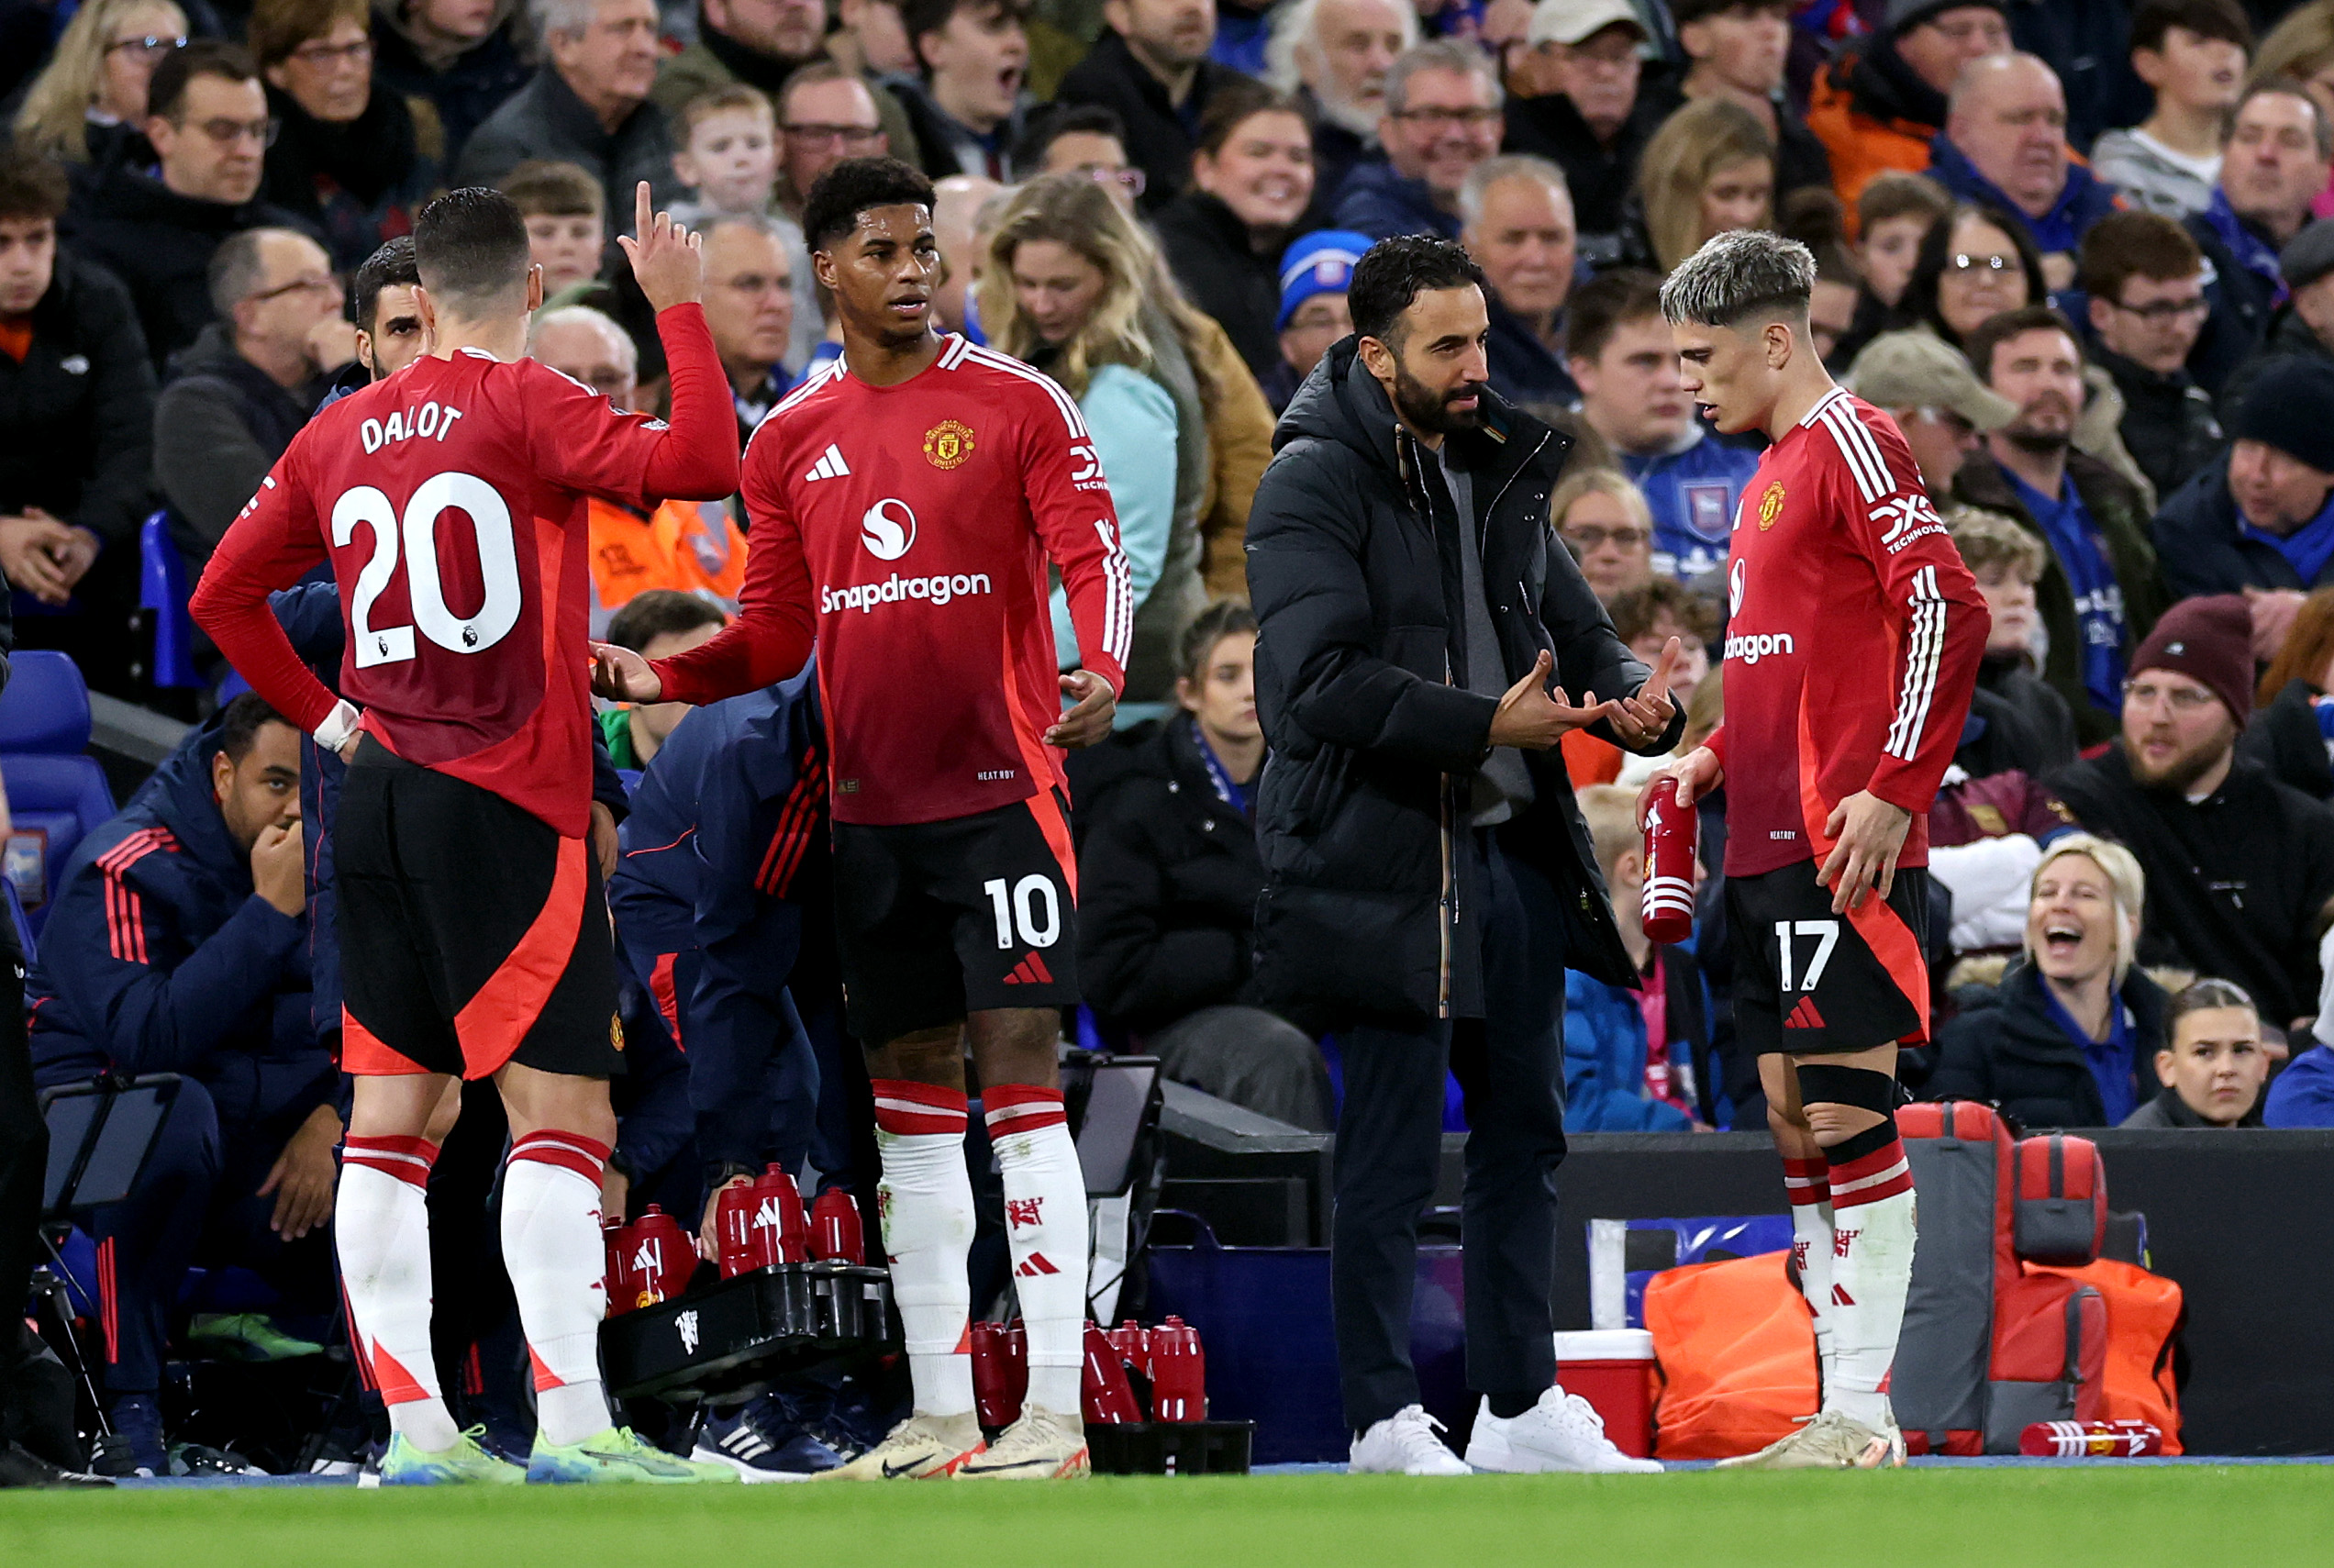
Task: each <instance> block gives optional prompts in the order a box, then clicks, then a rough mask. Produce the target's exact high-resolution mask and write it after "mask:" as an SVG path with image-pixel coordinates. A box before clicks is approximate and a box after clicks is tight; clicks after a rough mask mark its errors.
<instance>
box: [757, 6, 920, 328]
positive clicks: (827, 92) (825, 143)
mask: <svg viewBox="0 0 2334 1568" xmlns="http://www.w3.org/2000/svg"><path fill="white" fill-rule="evenodd" d="M869 3H870V4H874V3H875V0H869ZM888 100H890V95H889V94H879V93H878V91H877V90H876V89H875V88H872V87H870V86H869V85H868V84H867V82H866V81H865V80H864V79H863V78H862V77H860V76H858V75H856V74H854V73H852V72H850V70H849V69H847V68H846V67H844V66H841V65H839V64H837V63H835V62H834V61H819V62H817V63H816V64H813V65H806V66H804V67H803V68H802V69H801V70H800V71H797V72H795V73H794V74H793V75H792V76H789V77H787V78H786V84H785V85H784V87H782V88H780V89H779V91H778V97H777V100H776V102H777V111H778V122H777V123H778V205H779V206H780V207H781V208H782V209H784V212H785V215H786V217H788V218H789V219H791V220H792V221H793V222H795V223H796V224H800V223H801V222H802V208H803V201H804V198H806V196H808V195H809V194H810V187H811V186H812V185H814V184H816V183H817V182H818V176H819V175H821V174H824V173H825V172H827V171H828V170H829V169H832V168H833V167H834V166H835V165H836V164H838V163H840V162H841V161H843V160H844V159H846V158H880V157H882V156H883V155H884V154H885V153H887V152H889V151H890V150H892V138H891V132H890V131H889V130H887V129H886V128H885V127H884V113H883V105H884V102H885V101H888ZM894 106H895V107H896V106H897V105H896V103H894ZM806 254H807V252H806ZM813 314H816V312H814V313H813Z"/></svg>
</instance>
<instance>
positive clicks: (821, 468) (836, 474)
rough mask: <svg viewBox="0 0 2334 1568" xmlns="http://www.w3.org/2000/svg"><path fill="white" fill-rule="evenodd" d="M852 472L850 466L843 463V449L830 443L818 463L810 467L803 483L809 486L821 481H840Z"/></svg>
mask: <svg viewBox="0 0 2334 1568" xmlns="http://www.w3.org/2000/svg"><path fill="white" fill-rule="evenodd" d="M847 473H850V464H849V463H847V462H844V461H843V449H842V448H840V447H839V446H835V445H833V444H831V443H830V444H829V445H828V448H827V450H826V451H825V452H824V453H823V454H822V455H821V456H820V457H819V459H818V461H817V462H815V463H812V464H811V465H810V472H809V473H806V474H804V475H803V482H804V483H805V484H809V483H811V482H813V481H816V480H820V479H840V478H842V477H843V475H845V474H847Z"/></svg>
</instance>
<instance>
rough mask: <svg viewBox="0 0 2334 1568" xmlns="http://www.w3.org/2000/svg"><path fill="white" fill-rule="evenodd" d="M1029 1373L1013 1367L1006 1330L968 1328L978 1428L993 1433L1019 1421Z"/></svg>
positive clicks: (996, 1326) (989, 1325)
mask: <svg viewBox="0 0 2334 1568" xmlns="http://www.w3.org/2000/svg"><path fill="white" fill-rule="evenodd" d="M1028 1376H1029V1369H1028V1366H1027V1365H1026V1364H1017V1363H1016V1362H1015V1361H1014V1359H1013V1345H1012V1340H1011V1336H1010V1332H1009V1330H1007V1329H1006V1326H1005V1325H1004V1324H1002V1323H975V1324H973V1408H974V1409H975V1410H976V1411H977V1412H978V1413H979V1415H980V1418H981V1425H983V1426H984V1427H987V1428H990V1429H996V1428H999V1427H1009V1426H1011V1425H1013V1423H1014V1422H1016V1421H1017V1420H1019V1419H1020V1418H1021V1401H1022V1399H1023V1398H1024V1396H1026V1394H1027V1391H1028Z"/></svg>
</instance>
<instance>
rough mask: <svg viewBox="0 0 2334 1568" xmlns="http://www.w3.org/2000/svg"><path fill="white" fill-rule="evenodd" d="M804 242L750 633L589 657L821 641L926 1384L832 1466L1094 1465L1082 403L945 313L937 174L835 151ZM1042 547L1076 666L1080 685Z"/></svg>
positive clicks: (852, 983) (1099, 679) (674, 669)
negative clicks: (1083, 1129)
mask: <svg viewBox="0 0 2334 1568" xmlns="http://www.w3.org/2000/svg"><path fill="white" fill-rule="evenodd" d="M803 229H804V233H805V235H806V238H807V239H808V240H809V243H810V247H811V264H812V266H813V267H815V268H816V269H817V275H818V281H819V283H820V284H822V285H823V286H824V287H826V288H827V289H828V290H829V291H830V292H831V293H832V294H833V295H834V297H835V304H836V319H837V321H838V322H839V324H840V326H841V328H842V335H843V352H842V357H841V358H840V359H839V360H837V361H835V362H834V363H833V364H832V365H830V366H829V367H828V369H826V370H825V371H823V372H821V373H818V374H817V375H816V376H814V377H812V378H811V379H810V380H809V381H807V382H806V383H805V384H803V385H802V386H800V387H797V388H796V389H795V391H794V392H792V393H790V394H789V395H787V396H786V397H785V398H784V400H783V401H781V402H780V403H779V405H778V406H776V407H775V408H773V409H772V410H771V413H770V417H768V418H767V419H765V420H763V421H762V424H761V428H759V429H757V430H756V431H755V432H754V435H753V439H752V440H751V442H750V444H749V445H748V447H747V450H746V463H745V487H744V493H745V501H746V516H747V521H748V525H749V528H750V534H749V537H750V539H751V541H752V549H751V550H750V553H749V555H748V557H747V567H746V585H745V590H744V592H743V594H742V595H740V611H741V613H740V615H739V620H738V622H737V623H736V624H735V625H733V626H732V627H731V628H729V629H728V631H725V632H724V633H722V634H721V635H720V636H719V637H717V638H715V639H713V640H712V641H711V642H708V643H706V644H705V645H704V646H702V647H699V648H696V649H694V650H691V651H688V652H685V653H682V654H678V655H675V656H674V657H672V658H670V659H660V660H656V661H654V662H649V661H643V660H641V659H640V658H639V656H638V655H637V654H632V653H629V652H627V651H623V650H619V649H603V650H601V651H600V659H601V675H600V690H601V691H602V693H603V695H608V696H621V697H625V698H628V699H629V700H631V701H635V702H655V701H660V700H661V701H667V702H670V701H674V700H679V701H684V702H711V701H714V700H716V699H717V698H719V697H724V696H728V695H732V694H733V693H737V692H742V691H750V690H752V689H753V688H754V687H756V686H760V685H765V684H769V683H770V682H771V681H773V680H777V679H781V678H783V677H784V676H786V675H791V674H792V673H795V670H797V669H798V668H800V667H801V664H802V662H803V659H804V657H805V656H806V654H807V652H808V651H809V648H808V640H807V632H808V629H809V628H810V627H811V625H812V624H813V622H814V620H815V622H816V625H817V635H818V672H819V694H820V696H821V698H822V700H823V702H824V704H825V706H826V711H827V727H828V736H829V738H830V757H831V761H830V763H829V769H830V777H831V780H832V788H831V790H830V792H829V797H830V801H831V804H832V808H833V817H834V825H835V828H834V831H835V887H836V925H837V930H836V937H837V943H838V948H839V955H840V958H841V962H842V969H843V976H844V995H845V1002H846V1006H847V1008H848V1011H849V1016H850V1030H851V1033H852V1034H853V1035H854V1036H855V1037H857V1038H858V1040H860V1041H861V1044H862V1045H864V1046H866V1047H867V1048H868V1052H869V1056H868V1062H869V1069H870V1075H871V1076H872V1078H873V1079H874V1088H875V1119H876V1126H877V1134H878V1139H879V1141H880V1144H881V1147H882V1151H883V1162H884V1176H883V1184H882V1187H881V1189H880V1200H881V1206H882V1211H883V1216H884V1251H886V1252H888V1253H889V1254H890V1256H891V1266H892V1284H893V1296H894V1298H895V1300H896V1301H897V1302H898V1303H899V1309H900V1321H901V1324H902V1326H903V1327H904V1329H906V1339H907V1354H908V1367H909V1371H910V1373H911V1375H912V1377H913V1379H914V1382H915V1385H916V1406H915V1409H914V1411H913V1412H912V1413H911V1415H910V1416H909V1418H907V1419H906V1420H905V1421H903V1422H901V1423H900V1425H899V1426H898V1427H897V1428H896V1429H895V1430H894V1431H893V1432H892V1433H891V1434H890V1436H889V1437H887V1438H886V1439H885V1440H884V1441H883V1442H882V1443H880V1444H878V1445H877V1446H876V1447H875V1448H873V1449H872V1450H870V1451H868V1452H867V1453H865V1454H863V1455H861V1457H860V1458H859V1459H857V1460H855V1461H853V1462H851V1463H850V1464H848V1465H845V1466H844V1467H843V1468H841V1469H839V1470H835V1471H829V1472H828V1473H827V1474H826V1475H825V1476H824V1477H822V1479H840V1480H878V1479H884V1480H888V1479H892V1478H895V1477H905V1476H924V1475H942V1474H949V1473H954V1474H958V1475H961V1476H966V1477H992V1476H994V1477H1000V1478H1018V1477H1029V1476H1039V1477H1042V1476H1067V1475H1083V1474H1084V1473H1086V1468H1087V1457H1086V1442H1085V1432H1084V1425H1083V1423H1082V1422H1081V1420H1080V1414H1079V1410H1080V1406H1079V1373H1080V1367H1081V1363H1082V1361H1083V1346H1082V1329H1083V1327H1084V1321H1085V1293H1086V1264H1087V1242H1086V1207H1085V1204H1086V1199H1085V1183H1084V1178H1083V1176H1082V1175H1081V1174H1080V1171H1079V1166H1078V1152H1077V1149H1076V1147H1075V1146H1074V1145H1073V1143H1072V1141H1071V1139H1070V1131H1069V1127H1068V1125H1067V1122H1066V1120H1065V1118H1064V1116H1063V1112H1062V1104H1061V1087H1060V1079H1059V1076H1058V1074H1057V1071H1056V1067H1055V1041H1056V1040H1057V1038H1058V1036H1059V1035H1060V1032H1061V1009H1062V1008H1063V1007H1065V1006H1074V1005H1075V1004H1076V1002H1077V1000H1078V990H1077V976H1076V973H1075V968H1074V954H1075V952H1076V951H1077V945H1078V943H1077V925H1076V922H1077V907H1076V895H1077V864H1076V861H1075V859H1074V858H1073V851H1072V849H1071V843H1070V830H1069V823H1068V817H1067V810H1066V808H1067V806H1068V798H1069V797H1068V794H1067V782H1066V779H1065V777H1064V775H1063V773H1062V767H1061V750H1062V748H1065V747H1071V746H1084V745H1090V744H1092V743H1093V742H1094V741H1095V740H1100V739H1102V738H1103V737H1104V736H1105V735H1106V734H1107V733H1108V732H1109V728H1110V720H1111V715H1112V712H1113V710H1114V707H1115V705H1116V700H1117V691H1118V689H1119V687H1120V686H1122V685H1123V684H1124V683H1125V678H1126V677H1125V674H1124V666H1125V662H1126V658H1127V645H1128V633H1129V629H1130V627H1131V625H1132V621H1133V616H1134V603H1133V592H1132V584H1131V577H1130V574H1129V572H1128V565H1127V558H1126V556H1125V555H1124V554H1123V553H1122V552H1121V550H1120V549H1119V546H1118V528H1117V514H1116V513H1115V512H1114V511H1113V510H1112V509H1111V505H1110V492H1109V489H1108V487H1107V485H1106V482H1105V480H1104V478H1103V474H1102V467H1101V463H1100V461H1099V460H1098V459H1097V458H1096V457H1095V450H1094V447H1093V445H1092V443H1091V442H1090V441H1089V440H1088V439H1087V436H1086V429H1085V425H1084V421H1083V420H1082V419H1081V418H1080V417H1079V414H1078V407H1077V405H1076V404H1075V403H1074V402H1073V401H1072V400H1071V398H1070V395H1068V394H1067V393H1066V392H1064V391H1063V390H1062V389H1061V387H1060V386H1058V385H1056V384H1054V383H1053V382H1052V381H1050V380H1049V379H1048V378H1046V377H1045V376H1043V375H1041V374H1039V373H1038V372H1036V371H1033V370H1031V369H1029V368H1028V366H1027V365H1024V364H1021V363H1019V362H1018V361H1014V360H1011V359H1007V358H1006V356H1004V355H1002V354H998V353H994V352H992V351H990V350H986V349H982V348H976V347H974V346H973V344H972V343H971V342H969V341H968V340H966V339H963V338H961V337H957V336H954V335H950V336H948V337H942V336H941V335H940V334H939V332H938V331H937V330H936V329H935V327H934V325H933V322H932V319H931V307H932V294H933V291H934V289H935V288H937V287H938V285H939V281H940V275H941V263H940V258H939V250H938V248H937V247H936V245H935V244H934V242H933V238H932V187H931V183H930V182H928V180H926V179H925V177H924V176H923V175H922V174H920V173H918V172H917V171H915V170H914V169H912V168H910V167H909V166H907V165H906V164H905V163H902V162H899V161H896V160H894V159H887V158H861V159H852V160H849V161H844V162H842V163H839V164H837V165H836V166H835V167H834V168H833V169H830V170H829V171H828V172H826V173H825V174H823V175H821V176H820V177H819V180H818V182H817V184H816V185H814V186H813V187H812V188H811V191H810V195H809V198H808V200H807V202H806V204H805V206H804V211H803ZM1049 560H1050V561H1051V562H1052V563H1053V564H1054V565H1055V566H1057V567H1058V568H1059V569H1060V571H1061V581H1062V586H1063V589H1064V591H1065V593H1066V595H1067V596H1068V598H1069V602H1070V616H1071V621H1072V624H1073V628H1074V629H1075V631H1076V633H1077V639H1078V646H1079V649H1080V651H1081V653H1082V655H1083V658H1084V664H1085V668H1084V669H1082V670H1079V671H1076V672H1074V673H1069V674H1061V673H1060V672H1059V670H1058V669H1057V666H1056V662H1055V654H1054V645H1053V628H1052V622H1051V618H1050V615H1049V613H1048V609H1047V570H1046V568H1047V562H1048V561H1049ZM1064 695H1067V696H1068V697H1070V698H1071V699H1073V706H1071V707H1070V709H1069V710H1068V711H1067V712H1064V711H1062V709H1061V698H1062V696H1064ZM965 1036H969V1037H970V1040H971V1045H972V1051H973V1062H974V1063H975V1065H976V1066H977V1067H978V1069H979V1072H980V1082H981V1088H982V1102H983V1108H984V1113H985V1118H986V1120H987V1123H988V1129H989V1137H990V1140H991V1142H992V1144H993V1146H994V1147H995V1150H996V1155H997V1163H998V1167H999V1169H1000V1171H1001V1173H1002V1174H1003V1178H1004V1185H1005V1208H1006V1239H1007V1240H1008V1241H1009V1243H1010V1245H1011V1251H1012V1258H1013V1273H1014V1286H1015V1290H1016V1293H1017V1296H1018V1297H1019V1301H1020V1306H1021V1316H1022V1318H1023V1319H1024V1320H1025V1322H1026V1323H1027V1325H1028V1358H1029V1386H1028V1399H1027V1401H1026V1402H1025V1403H1024V1405H1023V1407H1022V1415H1021V1418H1020V1420H1019V1421H1017V1422H1016V1423H1015V1424H1014V1425H1013V1426H1012V1427H1011V1428H1010V1429H1007V1430H1006V1432H1005V1433H1004V1435H1002V1436H1001V1437H1000V1438H999V1439H998V1440H997V1442H996V1444H995V1447H994V1448H989V1449H986V1450H984V1447H983V1444H982V1440H981V1429H980V1427H979V1424H978V1423H977V1421H976V1420H975V1418H974V1414H973V1375H972V1366H971V1357H970V1354H969V1350H970V1340H969V1337H968V1329H969V1321H970V1318H969V1313H970V1305H971V1303H970V1290H969V1284H968V1281H967V1278H966V1272H965V1259H966V1254H967V1251H968V1250H969V1248H970V1246H971V1243H972V1239H973V1189H972V1185H971V1183H970V1180H969V1178H968V1176H967V1173H966V1170H965V1164H964V1126H965V1117H966V1114H967V1109H968V1105H967V1100H966V1096H965V1077H964V1061H963V1046H962V1045H961V1043H960V1041H961V1038H962V1037H965Z"/></svg>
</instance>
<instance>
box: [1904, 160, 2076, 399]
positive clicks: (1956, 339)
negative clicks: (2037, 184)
mask: <svg viewBox="0 0 2334 1568" xmlns="http://www.w3.org/2000/svg"><path fill="white" fill-rule="evenodd" d="M1966 218H1981V219H1983V220H1984V222H1985V223H1987V224H1988V225H1990V226H1992V227H1993V228H1998V229H2000V230H2001V231H2002V232H2003V233H2004V234H2005V235H2006V236H2008V238H2009V241H2010V249H2011V250H2015V251H2017V257H2018V265H2019V266H2020V267H2022V268H2024V269H2025V272H2026V299H2027V303H2028V305H2039V304H2040V303H2041V302H2042V301H2043V300H2044V299H2046V298H2048V297H2049V294H2050V288H2049V285H2048V284H2045V283H2044V282H2043V279H2042V252H2041V251H2039V250H2036V249H2035V248H2034V236H2032V235H2031V234H2028V232H2027V229H2026V225H2025V224H2024V223H2022V222H2020V221H2019V220H2018V219H2017V218H2015V217H2011V216H2010V215H2009V214H2008V213H2006V212H2004V211H2003V210H2002V209H2001V208H2000V207H1997V206H1991V205H1989V204H1987V203H1984V202H1956V203H1954V204H1953V208H1952V210H1951V212H1948V213H1947V214H1946V215H1945V216H1944V217H1940V218H1939V219H1938V220H1937V221H1936V222H1935V223H1932V224H1930V225H1929V226H1928V233H1926V234H1924V235H1922V236H1921V242H1920V249H1919V250H1917V251H1916V252H1915V253H1914V256H1913V272H1912V276H1911V277H1910V278H1908V279H1906V283H1905V293H1904V296H1903V297H1902V298H1901V299H1899V300H1898V301H1897V302H1896V312H1895V314H1896V317H1897V322H1896V324H1897V325H1902V326H1906V327H1911V326H1916V325H1921V324H1926V325H1927V326H1928V329H1929V330H1930V331H1932V332H1934V333H1936V334H1937V335H1938V336H1939V338H1942V339H1945V341H1947V342H1948V343H1951V344H1952V345H1953V346H1954V347H1955V348H1960V347H1961V346H1962V335H1961V334H1960V333H1958V332H1956V331H1954V330H1953V328H1952V324H1951V322H1949V321H1947V320H1946V319H1945V313H1944V311H1943V310H1941V309H1940V308H1939V306H1938V303H1937V284H1938V280H1939V279H1940V278H1942V277H1943V276H1944V275H1945V267H1946V263H1947V262H1948V261H1951V257H1952V250H1953V230H1954V229H1955V228H1957V227H1959V226H1960V224H1961V223H1962V220H1964V219H1966ZM1979 374H1980V375H1981V376H1982V375H1983V374H1984V372H1983V371H1981V372H1979Z"/></svg>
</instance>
